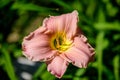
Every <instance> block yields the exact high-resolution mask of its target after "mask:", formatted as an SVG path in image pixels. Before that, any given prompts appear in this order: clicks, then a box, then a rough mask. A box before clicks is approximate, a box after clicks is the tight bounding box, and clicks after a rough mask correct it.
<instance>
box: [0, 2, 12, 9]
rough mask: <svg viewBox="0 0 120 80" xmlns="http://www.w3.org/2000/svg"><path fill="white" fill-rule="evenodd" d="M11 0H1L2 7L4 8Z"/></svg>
mask: <svg viewBox="0 0 120 80" xmlns="http://www.w3.org/2000/svg"><path fill="white" fill-rule="evenodd" d="M10 2H11V0H0V8H3V7H4V6H6V5H7V4H9V3H10Z"/></svg>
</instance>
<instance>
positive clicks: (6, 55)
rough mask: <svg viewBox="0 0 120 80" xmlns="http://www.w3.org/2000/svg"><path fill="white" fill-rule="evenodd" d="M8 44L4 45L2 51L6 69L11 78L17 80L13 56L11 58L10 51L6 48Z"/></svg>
mask: <svg viewBox="0 0 120 80" xmlns="http://www.w3.org/2000/svg"><path fill="white" fill-rule="evenodd" d="M5 47H6V46H4V47H3V48H2V53H3V56H4V60H5V69H6V71H7V74H8V76H9V78H10V80H17V77H16V75H15V71H14V67H13V65H12V62H11V58H10V53H9V52H8V51H7V50H6V49H5Z"/></svg>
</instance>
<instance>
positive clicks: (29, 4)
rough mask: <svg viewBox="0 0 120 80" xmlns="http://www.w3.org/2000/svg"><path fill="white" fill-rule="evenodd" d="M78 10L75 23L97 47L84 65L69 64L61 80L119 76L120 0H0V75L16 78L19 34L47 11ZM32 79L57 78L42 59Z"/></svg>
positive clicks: (5, 78)
mask: <svg viewBox="0 0 120 80" xmlns="http://www.w3.org/2000/svg"><path fill="white" fill-rule="evenodd" d="M73 10H78V12H79V23H78V25H79V26H80V28H81V29H82V31H83V32H84V34H85V35H86V36H87V37H88V39H89V42H90V43H91V45H92V46H93V47H94V48H95V49H96V55H95V59H94V62H93V63H91V64H90V65H89V66H88V68H87V69H79V68H76V67H73V66H72V65H69V67H68V69H67V72H66V73H65V75H64V76H63V78H62V80H119V79H120V78H119V77H120V67H119V64H120V62H119V61H120V58H119V55H120V0H0V28H1V29H0V79H1V80H9V79H10V80H19V78H18V76H17V75H16V71H15V68H14V67H15V65H13V61H14V60H16V59H17V58H18V57H21V56H22V52H21V42H22V38H23V37H24V36H25V35H26V34H28V33H29V32H31V31H34V30H35V29H36V28H37V27H39V26H40V25H41V24H42V20H43V18H45V17H48V16H49V15H60V14H63V13H68V12H72V11H73ZM32 78H33V80H48V79H49V80H57V78H55V77H54V76H53V75H51V74H50V73H49V72H47V69H46V65H45V64H44V63H43V64H42V65H41V66H40V67H39V68H38V70H37V71H36V72H35V73H34V75H33V77H32Z"/></svg>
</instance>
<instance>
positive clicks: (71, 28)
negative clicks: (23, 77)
mask: <svg viewBox="0 0 120 80" xmlns="http://www.w3.org/2000/svg"><path fill="white" fill-rule="evenodd" d="M77 22H78V12H77V11H76V10H75V11H73V12H72V13H67V14H63V15H60V16H50V18H45V19H44V21H43V25H42V26H41V27H39V28H38V29H37V30H35V31H33V32H32V33H30V34H29V35H28V36H27V37H25V38H24V39H23V42H22V49H23V54H24V55H25V56H26V57H27V58H28V59H30V60H32V61H44V62H46V64H47V70H48V71H49V72H50V73H51V74H53V75H55V76H56V77H57V78H61V77H62V76H63V74H64V73H65V71H66V69H67V67H68V65H69V63H72V64H73V65H75V66H77V67H79V68H86V67H87V65H88V63H89V62H90V61H92V60H93V56H94V53H95V51H94V48H92V46H91V45H90V44H89V43H88V42H87V38H86V37H85V36H84V35H83V34H82V32H81V31H80V29H79V28H78V26H77Z"/></svg>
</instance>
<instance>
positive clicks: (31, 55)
mask: <svg viewBox="0 0 120 80" xmlns="http://www.w3.org/2000/svg"><path fill="white" fill-rule="evenodd" d="M45 30H46V29H45V28H43V27H40V28H38V29H37V30H35V31H34V32H32V33H31V34H30V35H28V36H27V37H25V38H24V40H23V43H22V48H23V54H24V55H25V56H26V57H28V59H30V60H33V61H44V60H45V61H46V60H48V59H50V58H52V57H53V56H54V55H55V54H56V51H53V50H51V49H50V46H49V36H47V35H45V34H44V33H43V32H45Z"/></svg>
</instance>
